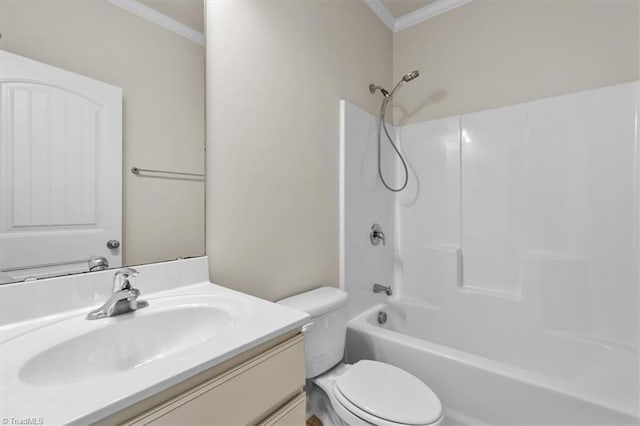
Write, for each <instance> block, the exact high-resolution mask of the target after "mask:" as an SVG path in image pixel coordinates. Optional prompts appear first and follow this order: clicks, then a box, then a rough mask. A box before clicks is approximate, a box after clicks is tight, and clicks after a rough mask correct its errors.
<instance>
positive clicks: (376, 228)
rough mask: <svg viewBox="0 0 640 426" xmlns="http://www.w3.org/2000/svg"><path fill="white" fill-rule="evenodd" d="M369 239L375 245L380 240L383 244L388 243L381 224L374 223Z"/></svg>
mask: <svg viewBox="0 0 640 426" xmlns="http://www.w3.org/2000/svg"><path fill="white" fill-rule="evenodd" d="M369 241H371V244H373V245H374V246H377V245H378V244H380V241H382V245H383V246H386V245H387V244H386V242H385V237H384V232H382V226H380V224H378V223H374V224H373V225H372V226H371V231H369Z"/></svg>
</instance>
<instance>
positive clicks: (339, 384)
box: [278, 287, 443, 426]
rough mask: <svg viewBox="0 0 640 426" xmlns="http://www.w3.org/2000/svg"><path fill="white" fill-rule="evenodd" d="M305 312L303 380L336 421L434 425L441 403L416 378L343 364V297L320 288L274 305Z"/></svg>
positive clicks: (378, 366) (378, 365) (379, 366)
mask: <svg viewBox="0 0 640 426" xmlns="http://www.w3.org/2000/svg"><path fill="white" fill-rule="evenodd" d="M278 303H280V304H282V305H285V306H288V307H290V308H293V309H297V310H300V311H303V312H307V313H308V314H309V315H310V316H311V324H310V326H309V327H307V331H306V332H305V338H304V345H305V364H306V372H307V378H308V379H310V380H311V381H312V382H313V383H314V384H315V385H317V386H318V387H319V388H320V389H322V391H323V392H324V393H325V394H326V396H327V398H328V399H329V401H330V404H331V407H332V408H333V410H334V411H335V412H336V414H337V415H338V417H339V418H340V419H342V420H343V421H344V422H345V423H346V424H349V425H351V426H360V425H376V426H408V425H411V426H426V425H430V426H438V425H441V424H442V420H443V415H442V404H441V403H440V400H439V399H438V397H437V396H436V394H435V393H434V392H433V391H432V390H431V389H430V388H429V387H428V386H427V385H426V384H425V383H424V382H422V381H421V380H420V379H418V378H417V377H415V376H413V375H411V374H410V373H408V372H406V371H404V370H402V369H401V368H398V367H395V366H393V365H390V364H386V363H383V362H378V361H373V360H362V361H358V362H356V363H355V364H353V365H349V364H344V363H342V362H341V361H342V358H343V354H344V345H345V337H346V326H347V314H346V303H347V293H345V292H344V291H342V290H340V289H337V288H333V287H322V288H318V289H316V290H312V291H309V292H306V293H302V294H299V295H297V296H292V297H289V298H287V299H284V300H281V301H280V302H278Z"/></svg>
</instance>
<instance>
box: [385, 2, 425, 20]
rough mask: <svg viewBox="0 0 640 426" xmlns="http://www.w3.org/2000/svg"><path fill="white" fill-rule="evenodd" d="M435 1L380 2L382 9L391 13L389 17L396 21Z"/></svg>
mask: <svg viewBox="0 0 640 426" xmlns="http://www.w3.org/2000/svg"><path fill="white" fill-rule="evenodd" d="M435 1H436V0H382V4H384V7H386V8H387V10H388V11H389V13H391V16H393V17H394V18H396V19H397V18H399V17H401V16H404V15H406V14H407V13H411V12H413V11H415V10H418V9H420V8H422V7H425V6H427V5H429V4H431V3H433V2H435Z"/></svg>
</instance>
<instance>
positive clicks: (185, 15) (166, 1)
mask: <svg viewBox="0 0 640 426" xmlns="http://www.w3.org/2000/svg"><path fill="white" fill-rule="evenodd" d="M138 1H139V2H140V3H143V4H145V5H146V6H149V7H152V8H154V9H155V10H157V11H158V12H160V13H162V14H164V15H167V16H168V17H170V18H173V19H175V20H176V21H178V22H181V23H183V24H185V25H186V26H188V27H191V28H193V29H194V30H196V31H200V32H204V2H203V1H202V0H138Z"/></svg>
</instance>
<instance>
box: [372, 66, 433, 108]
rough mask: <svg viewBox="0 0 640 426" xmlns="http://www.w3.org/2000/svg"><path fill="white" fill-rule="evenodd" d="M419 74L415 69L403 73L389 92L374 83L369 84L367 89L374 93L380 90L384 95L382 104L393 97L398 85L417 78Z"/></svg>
mask: <svg viewBox="0 0 640 426" xmlns="http://www.w3.org/2000/svg"><path fill="white" fill-rule="evenodd" d="M419 75H420V71H418V70H415V71H411V72H410V73H409V74H405V75H403V76H402V78H401V79H400V81H399V82H398V84H396V85H395V87H394V88H393V90H392V91H391V93H389V91H387V90H385V89H384V88H383V87H381V86H378V85H376V84H370V85H369V91H370V92H371V94H374V93H376V91H377V90H379V91H380V93H382V95H383V96H384V100H383V104H385V103H387V102H389V101H391V98H392V97H393V94H394V93H395V92H396V90H398V88H399V87H400V86H402V85H403V84H404V83H407V82H409V81H411V80H413V79H415V78H417V77H418V76H419Z"/></svg>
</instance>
